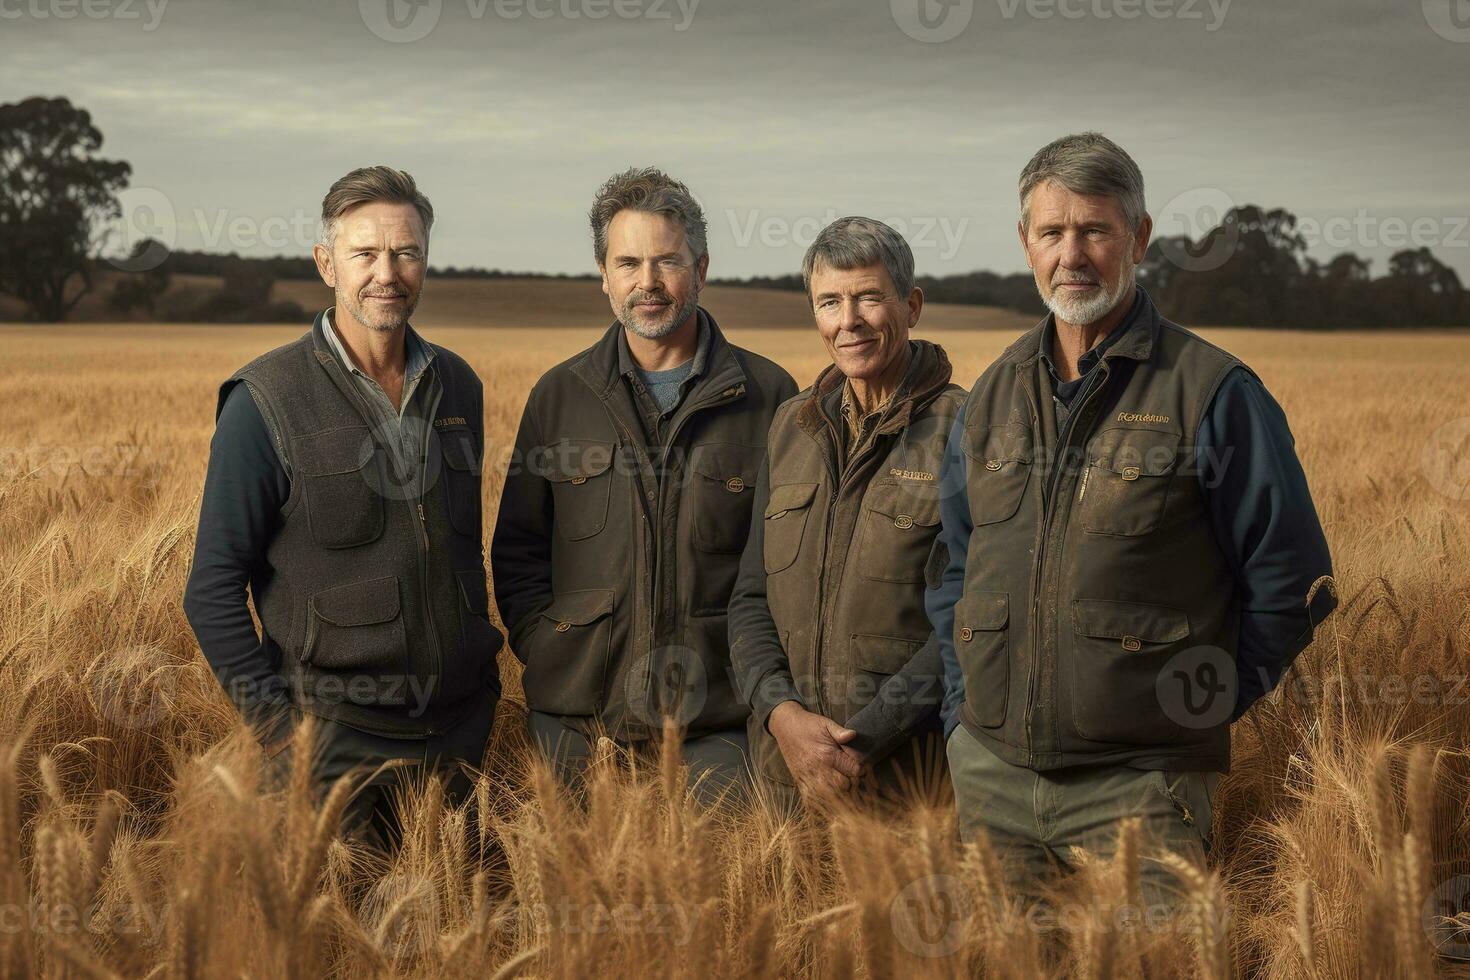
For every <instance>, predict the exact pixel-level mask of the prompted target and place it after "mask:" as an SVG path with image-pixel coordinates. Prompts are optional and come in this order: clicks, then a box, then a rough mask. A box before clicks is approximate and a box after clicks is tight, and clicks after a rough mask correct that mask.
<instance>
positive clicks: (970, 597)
mask: <svg viewBox="0 0 1470 980" xmlns="http://www.w3.org/2000/svg"><path fill="white" fill-rule="evenodd" d="M1010 618H1011V594H1010V593H1009V592H966V593H965V594H964V596H963V597H962V598H961V599H960V601H959V603H958V604H957V605H956V607H955V615H954V624H955V626H956V627H957V628H959V629H961V630H963V629H971V630H999V629H1005V626H1006V623H1008V622H1009V621H1010Z"/></svg>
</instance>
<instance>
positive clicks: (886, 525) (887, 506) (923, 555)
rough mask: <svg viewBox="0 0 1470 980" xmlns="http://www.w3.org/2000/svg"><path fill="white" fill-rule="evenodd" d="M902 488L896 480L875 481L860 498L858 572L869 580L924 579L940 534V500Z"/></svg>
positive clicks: (913, 581) (907, 581)
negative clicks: (861, 528)
mask: <svg viewBox="0 0 1470 980" xmlns="http://www.w3.org/2000/svg"><path fill="white" fill-rule="evenodd" d="M904 489H905V488H904V487H903V486H901V485H900V484H896V483H880V484H875V485H873V486H871V487H869V488H868V492H867V495H866V498H865V499H864V501H863V531H862V542H861V544H860V546H859V548H858V551H857V560H858V574H860V575H861V576H862V577H863V578H865V579H868V580H869V581H874V582H903V583H916V582H922V581H924V564H925V562H926V561H927V560H928V558H929V551H930V548H931V547H932V546H933V542H934V536H935V535H936V534H938V533H939V500H938V497H937V495H936V496H935V498H934V499H927V498H926V497H924V496H920V495H918V494H912V493H905V492H904Z"/></svg>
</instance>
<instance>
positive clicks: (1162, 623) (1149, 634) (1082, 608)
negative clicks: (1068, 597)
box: [1072, 599, 1189, 643]
mask: <svg viewBox="0 0 1470 980" xmlns="http://www.w3.org/2000/svg"><path fill="white" fill-rule="evenodd" d="M1072 628H1073V630H1075V631H1076V632H1078V633H1080V634H1082V635H1083V636H1092V637H1097V638H1099V639H1105V640H1122V639H1125V638H1129V637H1131V638H1134V639H1138V640H1145V641H1147V642H1149V643H1174V642H1176V641H1178V640H1182V639H1184V638H1185V637H1186V636H1188V635H1189V615H1188V614H1187V613H1186V612H1185V611H1184V610H1183V609H1175V608H1173V607H1172V606H1155V605H1151V604H1149V603H1144V602H1119V601H1116V600H1111V599H1073V600H1072Z"/></svg>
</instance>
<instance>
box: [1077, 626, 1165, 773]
mask: <svg viewBox="0 0 1470 980" xmlns="http://www.w3.org/2000/svg"><path fill="white" fill-rule="evenodd" d="M1072 629H1073V632H1074V634H1075V635H1074V638H1073V651H1072V658H1071V660H1072V669H1071V676H1072V691H1071V695H1072V719H1073V724H1074V726H1075V727H1076V729H1077V734H1078V735H1081V736H1082V737H1083V738H1085V739H1088V740H1090V741H1094V742H1119V743H1124V744H1142V745H1153V744H1158V743H1161V742H1168V741H1172V740H1174V739H1176V738H1178V736H1179V735H1180V732H1181V728H1180V726H1179V725H1178V724H1177V723H1175V722H1174V721H1172V720H1171V719H1170V718H1169V717H1168V715H1166V714H1165V713H1164V710H1163V707H1162V706H1161V705H1160V703H1159V695H1158V681H1159V672H1160V671H1161V670H1162V669H1163V667H1164V665H1165V664H1166V663H1167V662H1168V661H1169V658H1170V657H1172V656H1173V655H1174V654H1175V653H1177V652H1178V651H1179V650H1180V649H1182V647H1183V644H1184V643H1185V642H1186V641H1187V640H1188V639H1189V615H1188V614H1187V613H1186V612H1185V611H1184V610H1183V609H1175V608H1173V607H1172V606H1157V605H1153V604H1150V603H1143V602H1121V601H1116V600H1110V599H1073V600H1072Z"/></svg>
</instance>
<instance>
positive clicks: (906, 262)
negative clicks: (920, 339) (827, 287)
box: [801, 215, 914, 302]
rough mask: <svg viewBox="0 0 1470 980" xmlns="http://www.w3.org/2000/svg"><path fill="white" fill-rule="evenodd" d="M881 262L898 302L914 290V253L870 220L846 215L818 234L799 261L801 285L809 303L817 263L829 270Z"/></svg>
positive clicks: (890, 231)
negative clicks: (891, 282) (804, 288)
mask: <svg viewBox="0 0 1470 980" xmlns="http://www.w3.org/2000/svg"><path fill="white" fill-rule="evenodd" d="M875 262H882V263H883V268H884V269H886V270H888V278H889V279H890V280H892V281H893V288H894V289H895V290H897V291H898V296H899V298H900V299H907V298H908V295H909V293H911V292H913V290H914V253H913V250H912V249H910V248H909V243H908V242H906V241H904V238H903V236H902V235H900V234H899V233H898V232H896V231H894V230H893V229H892V228H890V227H889V226H888V225H885V224H884V223H883V222H881V221H876V220H874V219H873V218H864V217H861V216H859V215H849V216H848V217H846V218H838V219H837V220H836V221H834V222H832V223H831V224H830V225H828V226H827V227H825V228H823V229H822V230H821V231H820V232H818V233H817V237H816V239H815V240H814V241H813V242H812V243H811V245H810V246H809V247H808V248H807V250H806V255H805V256H804V257H803V258H802V260H801V283H802V285H803V286H804V287H806V298H807V302H811V301H812V271H813V270H814V269H815V268H816V267H817V265H818V264H819V263H820V264H821V265H825V266H827V267H829V268H832V269H861V268H862V267H864V266H868V265H872V264H873V263H875Z"/></svg>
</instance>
